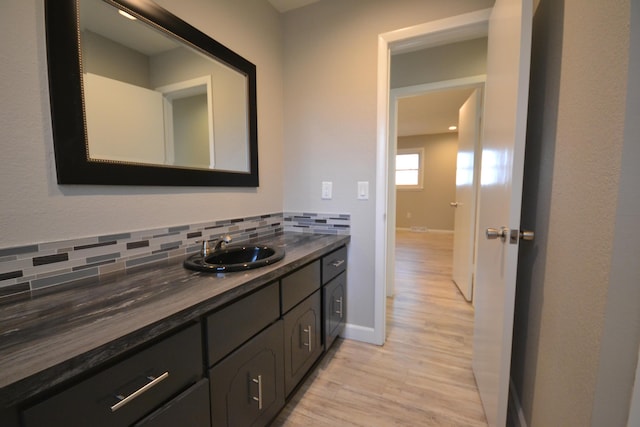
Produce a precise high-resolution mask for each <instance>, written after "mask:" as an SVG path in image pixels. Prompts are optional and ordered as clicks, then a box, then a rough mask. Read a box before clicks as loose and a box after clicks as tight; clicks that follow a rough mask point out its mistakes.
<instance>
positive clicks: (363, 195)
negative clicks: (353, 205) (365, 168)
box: [358, 181, 369, 200]
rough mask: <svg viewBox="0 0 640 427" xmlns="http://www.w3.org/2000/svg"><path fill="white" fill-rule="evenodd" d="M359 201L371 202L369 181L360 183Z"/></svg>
mask: <svg viewBox="0 0 640 427" xmlns="http://www.w3.org/2000/svg"><path fill="white" fill-rule="evenodd" d="M358 200H369V181H358Z"/></svg>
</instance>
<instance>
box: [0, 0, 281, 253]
mask: <svg viewBox="0 0 640 427" xmlns="http://www.w3.org/2000/svg"><path fill="white" fill-rule="evenodd" d="M43 3H44V2H42V1H39V0H38V1H35V0H31V1H9V2H3V4H2V13H0V34H1V36H2V37H0V58H2V59H3V60H2V61H0V76H2V88H3V89H2V90H3V94H2V97H0V144H2V157H1V160H0V194H2V203H0V247H10V246H18V245H21V244H28V243H34V242H42V241H52V240H60V239H69V238H76V237H82V236H94V235H100V234H109V233H118V232H123V231H130V230H137V229H149V228H154V227H161V226H163V227H164V226H170V225H179V224H188V223H195V222H203V221H209V220H214V219H222V218H234V217H243V216H251V215H256V214H260V213H265V212H279V211H281V210H282V203H283V194H282V193H283V184H282V169H283V163H282V162H283V153H282V140H283V115H282V111H283V80H282V73H283V70H282V67H283V62H284V61H283V41H282V27H281V16H280V15H279V14H278V13H277V12H276V11H275V9H273V8H272V7H271V6H270V5H269V4H268V3H267V2H266V0H243V1H223V0H215V1H212V0H192V1H188V2H184V1H177V0H158V3H160V4H161V5H162V6H164V7H166V8H167V9H169V10H170V11H172V12H173V13H175V14H176V15H178V16H180V17H181V18H183V19H184V20H186V21H188V22H190V23H191V24H192V25H194V26H195V27H197V28H199V29H201V30H202V31H204V32H205V33H208V34H209V35H210V36H212V37H213V38H215V39H216V40H218V41H220V42H221V43H223V44H225V45H226V46H228V47H229V48H231V49H233V50H234V51H236V52H237V53H239V54H240V55H242V56H244V57H245V58H247V59H248V60H250V61H252V62H253V63H255V64H256V66H257V73H258V75H257V80H258V88H257V90H258V93H257V98H258V144H259V154H260V187H259V188H257V189H227V188H188V187H187V188H184V187H131V186H124V187H109V186H71V185H69V186H59V185H58V184H57V182H56V177H55V164H54V157H53V142H52V136H51V118H50V114H49V94H48V82H47V68H46V64H47V62H46V45H45V34H44V6H43Z"/></svg>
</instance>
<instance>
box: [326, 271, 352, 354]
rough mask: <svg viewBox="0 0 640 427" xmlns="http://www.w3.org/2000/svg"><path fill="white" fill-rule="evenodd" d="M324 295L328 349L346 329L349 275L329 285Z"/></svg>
mask: <svg viewBox="0 0 640 427" xmlns="http://www.w3.org/2000/svg"><path fill="white" fill-rule="evenodd" d="M323 291H324V294H323V298H324V345H325V348H326V349H328V348H329V347H331V344H333V341H334V340H335V339H336V337H338V335H340V334H341V333H342V331H343V329H344V319H345V317H346V309H347V304H346V299H345V298H346V295H347V273H340V275H338V277H336V278H335V279H333V280H332V281H330V282H329V283H327V284H326V285H325V286H324V288H323Z"/></svg>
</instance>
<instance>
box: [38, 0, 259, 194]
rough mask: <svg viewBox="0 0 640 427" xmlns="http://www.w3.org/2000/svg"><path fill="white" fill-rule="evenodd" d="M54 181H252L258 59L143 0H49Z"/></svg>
mask: <svg viewBox="0 0 640 427" xmlns="http://www.w3.org/2000/svg"><path fill="white" fill-rule="evenodd" d="M45 17H46V35H47V54H48V66H49V67H48V68H49V92H50V98H51V116H52V123H53V139H54V141H53V142H54V151H55V158H56V172H57V177H58V183H59V184H105V185H162V186H165V185H181V186H233V187H237V186H241V187H257V186H258V151H257V149H258V147H257V112H256V68H255V65H253V64H252V63H251V62H249V61H247V60H245V59H244V58H242V57H241V56H239V55H237V54H236V53H234V52H233V51H231V50H229V49H228V48H226V47H225V46H223V45H221V44H220V43H218V42H216V41H215V40H213V39H212V38H210V37H209V36H207V35H206V34H204V33H202V32H201V31H199V30H197V29H196V28H194V27H192V26H191V25H189V24H188V23H186V22H184V21H182V20H181V19H179V18H178V17H176V16H174V15H172V14H171V13H169V12H168V11H166V10H165V9H163V8H161V7H160V6H158V5H157V4H155V3H154V2H153V1H151V0H45Z"/></svg>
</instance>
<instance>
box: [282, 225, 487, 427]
mask: <svg viewBox="0 0 640 427" xmlns="http://www.w3.org/2000/svg"><path fill="white" fill-rule="evenodd" d="M452 237H453V236H452V235H451V234H436V233H412V232H408V231H399V232H398V233H397V239H396V240H397V244H396V295H395V297H394V298H388V299H387V342H386V343H385V345H384V346H381V347H380V346H375V345H370V344H365V343H361V342H357V341H351V340H342V339H340V340H338V341H337V342H336V343H335V344H334V346H333V347H332V349H331V350H330V352H329V354H327V355H326V356H325V358H324V359H323V361H322V362H321V365H320V366H319V367H318V369H316V371H315V372H314V373H313V374H312V375H311V376H310V377H309V378H308V379H307V380H306V381H305V383H304V384H303V385H302V386H301V388H300V389H299V390H298V391H297V392H296V394H295V396H294V397H293V398H292V400H291V401H290V402H289V404H287V406H286V407H285V408H284V409H283V411H282V412H281V413H280V415H279V416H278V418H277V419H276V420H275V421H274V422H273V424H272V425H273V426H286V427H297V426H333V427H336V426H363V427H377V426H482V427H485V426H486V425H487V424H486V420H485V416H484V412H483V410H482V406H481V404H480V398H479V396H478V391H477V388H476V384H475V380H474V378H473V374H472V372H471V343H472V338H473V309H472V307H471V305H470V304H468V303H467V302H465V301H464V299H463V297H462V295H461V294H460V292H459V291H458V289H457V288H456V286H455V284H454V283H453V282H452V281H451V259H452V246H453V238H452Z"/></svg>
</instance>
